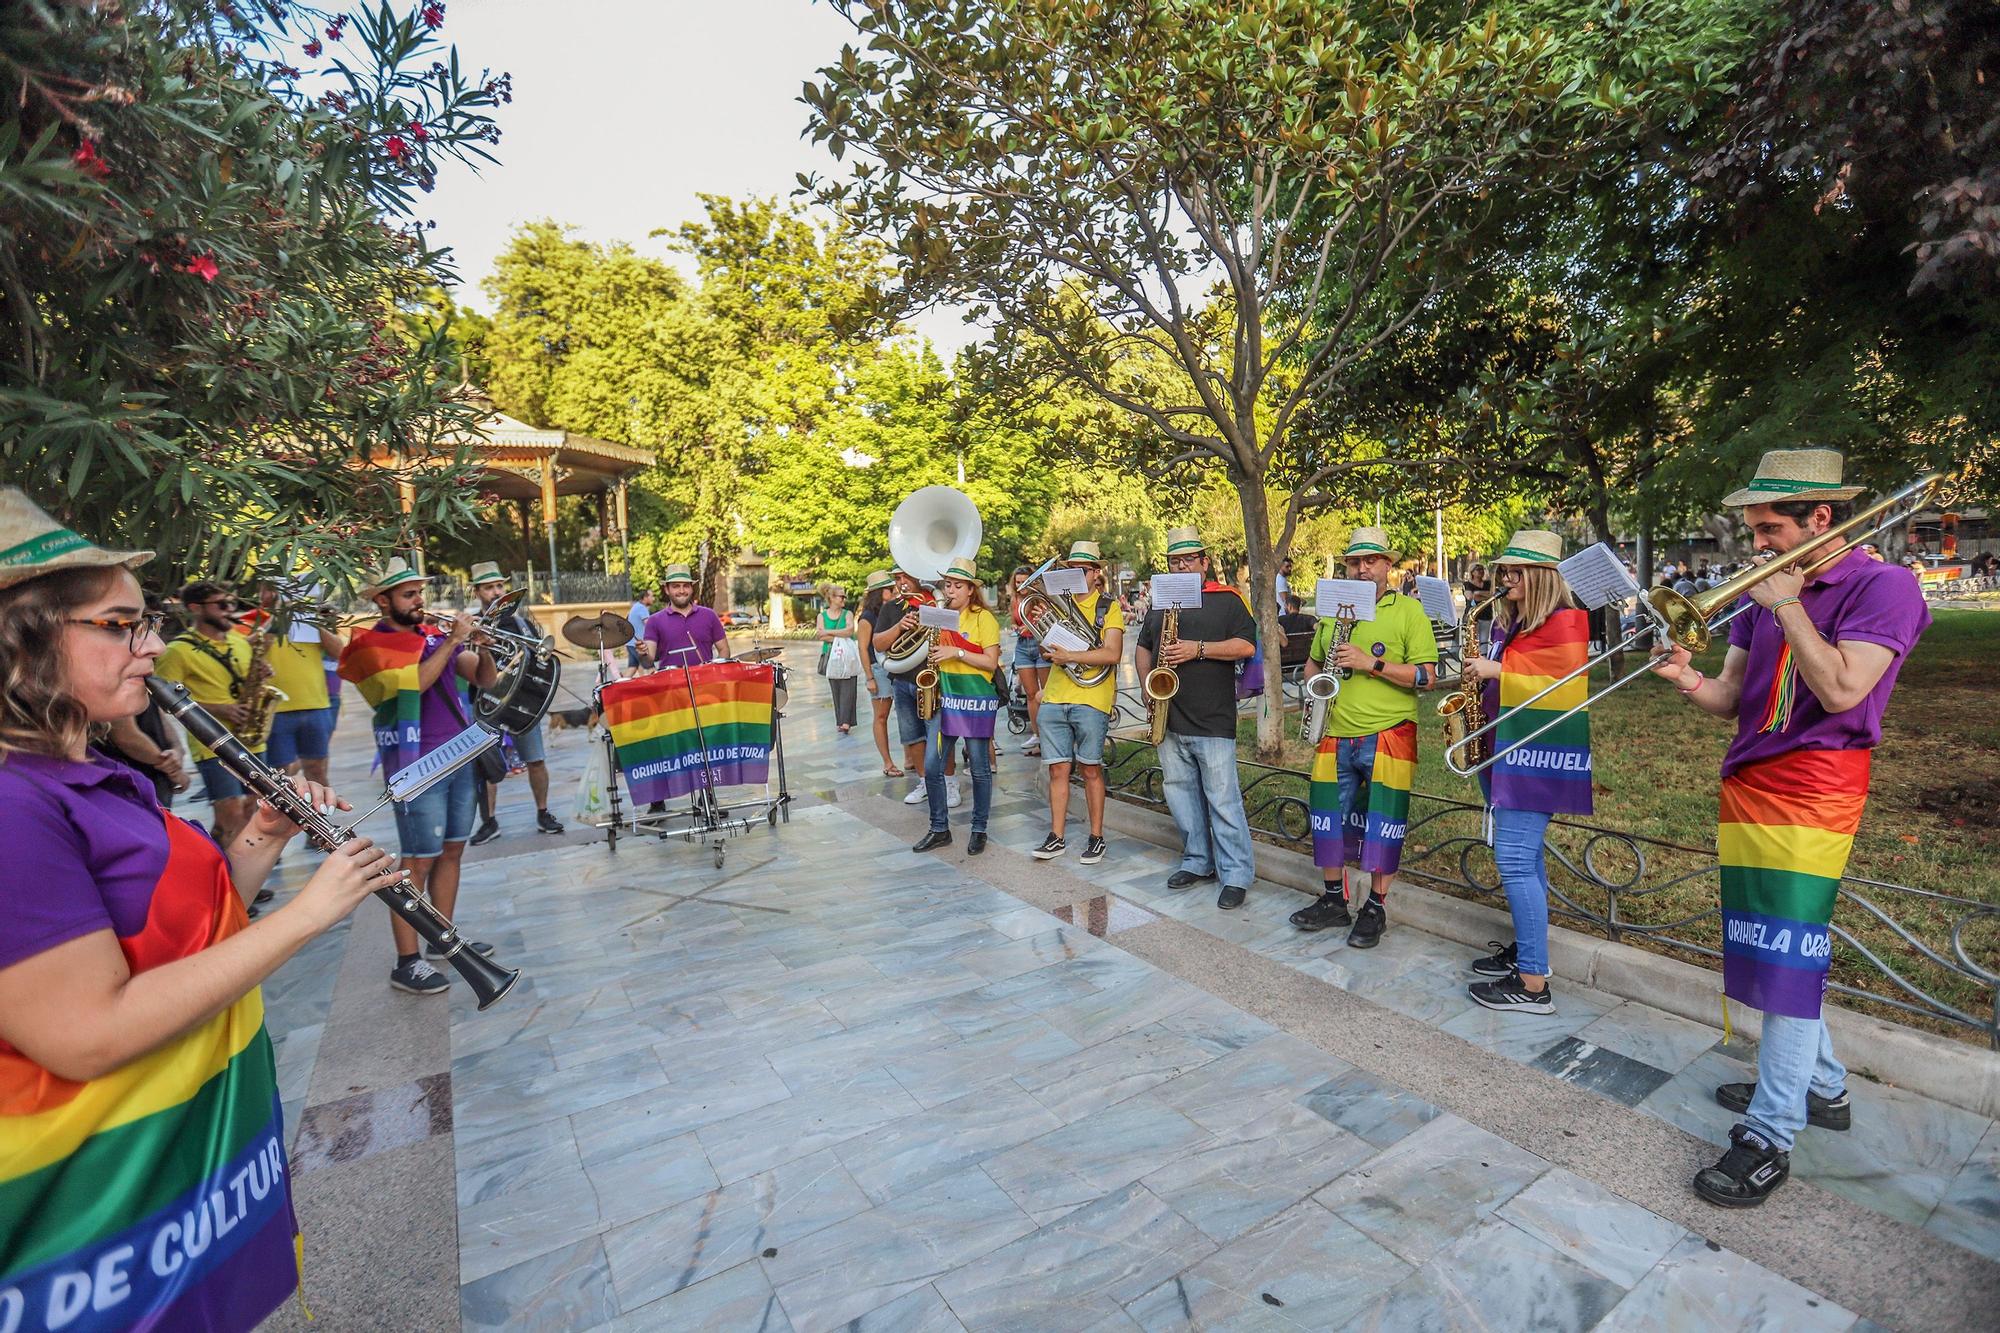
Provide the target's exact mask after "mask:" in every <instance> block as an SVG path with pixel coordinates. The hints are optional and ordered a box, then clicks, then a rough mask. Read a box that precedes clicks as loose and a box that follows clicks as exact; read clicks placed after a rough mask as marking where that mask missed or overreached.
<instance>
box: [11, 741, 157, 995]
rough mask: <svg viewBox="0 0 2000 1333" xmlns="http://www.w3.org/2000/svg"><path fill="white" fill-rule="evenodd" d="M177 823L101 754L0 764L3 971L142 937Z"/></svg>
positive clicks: (18, 757)
mask: <svg viewBox="0 0 2000 1333" xmlns="http://www.w3.org/2000/svg"><path fill="white" fill-rule="evenodd" d="M172 818H175V816H173V815H165V814H164V812H162V811H161V809H160V803H159V801H158V800H156V799H155V798H154V796H153V784H152V783H151V782H150V781H148V780H147V779H146V778H143V777H141V776H140V775H139V774H138V773H137V772H135V771H134V770H132V769H130V768H127V767H126V766H125V765H123V764H121V763H118V762H117V761H115V760H112V759H106V758H104V757H103V756H102V755H94V756H93V757H92V758H91V761H90V762H89V763H87V764H79V763H74V762H72V761H70V760H67V759H49V758H46V757H44V756H42V755H38V754H23V753H21V752H20V751H16V752H14V753H13V754H10V755H8V756H7V757H6V759H4V760H0V846H4V847H5V848H6V849H7V873H6V874H5V875H0V922H5V925H4V926H0V967H7V966H10V965H12V964H14V963H18V962H20V961H21V960H22V959H24V958H32V957H34V956H35V955H36V954H38V953H44V952H46V951H48V950H50V949H53V948H55V947H56V946H57V945H58V944H65V943H67V942H69V941H70V940H73V939H79V938H81V937H82V936H85V935H88V934H90V933H91V932H93V931H98V930H109V931H111V932H112V933H113V934H116V935H119V936H121V937H123V936H131V935H137V934H138V933H139V932H140V931H142V930H143V929H145V926H146V915H147V913H148V912H149V911H150V910H151V908H152V904H153V889H154V887H155V886H156V885H158V884H159V882H160V874H161V872H162V871H164V870H165V869H166V866H167V831H166V824H165V820H166V819H172Z"/></svg>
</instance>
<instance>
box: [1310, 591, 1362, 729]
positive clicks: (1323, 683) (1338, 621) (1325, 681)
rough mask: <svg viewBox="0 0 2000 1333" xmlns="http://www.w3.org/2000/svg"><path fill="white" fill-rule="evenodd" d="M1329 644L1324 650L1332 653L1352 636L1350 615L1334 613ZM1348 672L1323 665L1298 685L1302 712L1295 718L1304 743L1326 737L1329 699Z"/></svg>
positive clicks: (1331, 704)
mask: <svg viewBox="0 0 2000 1333" xmlns="http://www.w3.org/2000/svg"><path fill="white" fill-rule="evenodd" d="M1340 609H1341V610H1343V611H1352V610H1353V609H1354V608H1353V607H1351V606H1342V607H1341V608H1340ZM1333 623H1334V632H1333V645H1332V648H1331V650H1330V651H1329V652H1328V653H1327V656H1328V657H1332V656H1333V655H1334V653H1337V652H1339V651H1340V645H1341V644H1343V643H1346V642H1347V641H1348V640H1350V639H1352V638H1353V637H1354V617H1353V616H1351V615H1345V616H1338V617H1336V618H1335V620H1334V622H1333ZM1350 674H1351V673H1350V672H1349V671H1348V670H1347V668H1346V667H1327V668H1326V669H1324V670H1322V671H1320V672H1318V673H1317V674H1315V675H1311V676H1307V677H1306V678H1305V681H1304V682H1303V683H1302V684H1301V685H1300V686H1299V689H1300V690H1301V692H1303V693H1304V695H1305V707H1306V711H1305V716H1304V717H1303V718H1301V719H1300V720H1299V739H1300V740H1302V741H1304V742H1305V743H1306V744H1307V745H1315V746H1316V745H1318V744H1319V743H1320V741H1322V740H1324V739H1325V738H1326V720H1327V717H1328V715H1329V714H1331V713H1332V712H1333V701H1334V700H1335V699H1336V698H1338V697H1339V695H1340V683H1341V682H1342V681H1344V680H1346V679H1347V677H1348V676H1349V675H1350Z"/></svg>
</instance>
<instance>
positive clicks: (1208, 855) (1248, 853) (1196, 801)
mask: <svg viewBox="0 0 2000 1333" xmlns="http://www.w3.org/2000/svg"><path fill="white" fill-rule="evenodd" d="M1156 753H1157V754H1158V755H1159V759H1160V775H1161V777H1162V778H1163V779H1164V782H1163V785H1164V786H1165V788H1166V793H1167V809H1168V810H1169V811H1170V812H1171V813H1172V814H1173V817H1174V824H1175V825H1176V826H1177V827H1178V828H1179V829H1180V831H1181V869H1182V870H1185V871H1187V872H1188V873H1189V874H1191V875H1207V874H1214V875H1217V876H1219V877H1220V878H1221V880H1222V883H1223V885H1224V886H1225V887H1228V886H1231V885H1234V886H1235V887H1237V888H1239V889H1247V888H1249V887H1250V884H1251V881H1253V880H1255V879H1256V878H1257V861H1256V855H1255V853H1254V852H1253V851H1252V850H1251V848H1252V843H1251V841H1250V820H1249V817H1248V816H1247V815H1246V814H1245V813H1244V811H1243V785H1242V782H1241V780H1240V779H1239V778H1238V777H1237V773H1236V742H1235V740H1234V739H1232V738H1230V737H1227V736H1177V735H1175V734H1174V733H1173V732H1171V731H1170V732H1168V733H1167V738H1166V739H1165V740H1164V741H1162V742H1160V747H1159V749H1158V750H1157V751H1156Z"/></svg>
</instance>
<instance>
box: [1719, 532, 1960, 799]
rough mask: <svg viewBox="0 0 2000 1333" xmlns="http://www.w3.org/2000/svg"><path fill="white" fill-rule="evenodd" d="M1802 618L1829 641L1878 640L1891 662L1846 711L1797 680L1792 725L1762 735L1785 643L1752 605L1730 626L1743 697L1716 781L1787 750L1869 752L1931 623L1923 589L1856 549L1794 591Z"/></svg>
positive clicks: (1898, 569) (1771, 620)
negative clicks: (1832, 708)
mask: <svg viewBox="0 0 2000 1333" xmlns="http://www.w3.org/2000/svg"><path fill="white" fill-rule="evenodd" d="M1799 600H1800V601H1801V602H1803V603H1804V604H1805V609H1806V617H1807V618H1808V619H1809V620H1811V621H1812V623H1813V627H1814V628H1816V629H1817V630H1819V632H1820V634H1821V635H1822V636H1823V637H1824V638H1825V639H1826V641H1827V642H1828V643H1839V642H1840V641H1841V640H1842V639H1858V640H1861V641H1862V642H1865V643H1879V644H1881V645H1882V646H1883V647H1884V648H1887V649H1888V650H1889V651H1891V652H1893V653H1894V654H1895V655H1896V656H1895V660H1893V661H1891V662H1890V663H1889V669H1888V670H1887V671H1884V672H1883V673H1882V679H1880V680H1878V681H1876V682H1875V688H1874V689H1872V690H1870V691H1869V692H1868V697H1867V698H1865V699H1863V700H1862V701H1861V702H1860V703H1858V704H1856V705H1855V706H1854V707H1852V708H1850V709H1848V710H1847V711H1846V712H1844V713H1829V712H1827V711H1826V709H1824V708H1823V707H1821V706H1820V702H1819V700H1818V699H1816V698H1814V697H1813V692H1812V689H1811V688H1810V687H1809V686H1807V684H1806V682H1805V678H1804V677H1803V676H1800V677H1798V682H1797V695H1796V698H1795V700H1794V702H1793V704H1792V716H1791V721H1790V723H1789V724H1788V725H1787V726H1786V727H1785V729H1784V730H1783V731H1774V732H1764V731H1760V730H1758V728H1760V727H1762V726H1763V725H1764V718H1765V716H1766V713H1767V710H1768V708H1769V706H1770V700H1771V685H1772V681H1773V679H1774V678H1775V676H1776V675H1777V667H1778V659H1779V657H1780V656H1781V655H1782V653H1783V650H1784V646H1785V632H1784V630H1782V629H1780V628H1779V627H1778V619H1777V617H1776V616H1774V615H1772V614H1771V613H1770V612H1769V611H1766V610H1765V609H1764V608H1763V607H1761V606H1757V605H1755V604H1752V606H1751V607H1750V609H1749V610H1748V611H1745V612H1744V613H1743V614H1742V615H1740V616H1738V617H1736V619H1734V620H1732V621H1730V622H1729V646H1730V647H1732V648H1742V649H1745V650H1746V651H1748V653H1749V658H1748V660H1747V661H1746V662H1745V664H1744V669H1743V693H1742V695H1741V696H1740V697H1739V698H1738V700H1737V703H1736V739H1735V740H1733V741H1731V742H1730V743H1729V753H1727V754H1726V755H1724V756H1723V759H1722V776H1724V777H1728V776H1729V775H1730V774H1731V773H1734V772H1735V771H1736V770H1737V769H1739V768H1742V767H1743V766H1744V765H1745V764H1753V763H1756V762H1757V761H1758V760H1760V759H1769V758H1771V757H1772V756H1774V755H1780V754H1789V753H1790V752H1791V751H1793V750H1872V749H1874V748H1875V747H1876V746H1877V745H1879V744H1881V741H1882V714H1883V713H1884V712H1885V711H1887V709H1888V707H1889V695H1890V693H1891V692H1892V691H1893V690H1894V689H1895V688H1896V675H1897V673H1898V672H1899V671H1901V670H1902V667H1903V660H1904V658H1905V657H1907V656H1908V655H1909V651H1910V649H1911V648H1913V647H1915V646H1916V642H1917V639H1918V637H1919V636H1920V635H1922V634H1923V632H1924V630H1925V629H1926V628H1927V627H1928V626H1929V625H1930V623H1931V612H1930V608H1929V607H1928V606H1926V605H1924V594H1923V590H1922V589H1921V588H1920V587H1918V586H1917V581H1916V579H1914V578H1912V577H1911V575H1910V571H1909V570H1907V569H1904V568H1903V567H1902V566H1901V565H1890V564H1884V563H1883V562H1881V561H1879V560H1871V559H1869V558H1868V555H1867V553H1866V552H1863V551H1854V552H1853V553H1851V554H1850V555H1848V557H1847V558H1846V559H1845V560H1842V561H1841V562H1840V563H1839V564H1837V565H1835V566H1834V567H1833V568H1832V569H1830V570H1828V571H1827V572H1826V573H1824V574H1822V575H1821V576H1820V577H1819V578H1817V579H1815V580H1814V581H1813V582H1812V583H1810V584H1808V585H1807V586H1806V588H1805V591H1803V592H1802V593H1800V594H1799Z"/></svg>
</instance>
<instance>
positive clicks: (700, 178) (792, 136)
mask: <svg viewBox="0 0 2000 1333" xmlns="http://www.w3.org/2000/svg"><path fill="white" fill-rule="evenodd" d="M443 35H444V36H445V37H447V38H449V39H450V40H451V41H452V42H453V43H454V44H456V46H457V47H458V53H459V61H460V63H461V65H462V66H464V67H465V68H467V70H468V71H469V72H471V73H475V74H476V72H477V71H478V70H479V69H480V68H481V67H482V66H484V67H488V68H491V69H492V70H493V71H495V72H496V73H497V72H499V71H502V70H505V71H508V72H510V73H512V74H513V76H514V102H513V104H512V105H511V106H505V107H502V108H500V111H499V114H498V119H499V123H500V128H501V131H502V138H501V140H500V143H499V145H498V147H497V149H496V151H495V155H496V156H497V157H499V159H500V165H498V166H490V165H489V166H486V167H485V169H484V170H483V171H481V172H480V173H478V174H473V173H472V172H470V171H468V170H465V169H463V168H450V169H447V170H446V171H444V172H443V173H441V175H440V177H439V180H438V185H437V190H436V191H435V192H434V193H432V194H430V195H428V196H421V197H420V199H421V202H420V203H419V204H418V216H420V217H427V218H434V219H436V221H437V228H436V230H434V231H433V232H432V233H431V237H430V239H431V241H432V243H433V244H435V245H448V246H450V247H452V249H453V251H454V258H455V260H456V265H457V268H458V273H459V276H460V279H461V286H460V289H459V291H458V293H457V298H456V299H457V300H458V301H459V302H460V303H461V304H465V305H470V306H473V307H475V308H477V309H480V310H489V311H490V309H491V303H490V302H489V301H488V300H487V298H486V295H485V293H484V292H482V291H481V290H480V289H479V283H480V280H481V279H483V278H484V277H486V276H487V275H488V274H489V273H491V272H492V268H493V260H494V257H495V256H496V255H498V254H499V252H500V251H501V250H502V249H504V248H505V246H506V244H507V238H508V236H509V235H510V234H511V233H512V232H513V230H514V228H515V226H516V225H517V224H519V223H522V222H527V221H531V220H533V219H535V218H542V217H550V218H554V219H555V220H556V221H558V222H566V223H574V224H576V226H577V228H578V231H579V234H581V235H582V236H584V237H586V238H587V239H590V240H593V241H615V240H623V241H627V242H629V243H631V244H632V245H633V246H635V247H636V248H638V249H639V250H640V251H641V252H642V253H646V254H654V255H664V253H665V241H664V238H662V239H660V240H652V239H648V236H647V233H648V232H651V231H653V230H654V229H656V228H661V227H665V228H669V229H671V228H673V227H676V226H678V225H679V224H680V223H682V222H685V221H690V220H693V219H695V218H697V217H699V216H700V214H701V203H700V200H699V199H697V198H696V196H697V195H698V194H701V193H709V194H724V195H730V196H733V197H736V198H743V197H746V196H750V195H777V196H779V197H781V198H782V197H784V196H787V195H789V194H790V192H791V191H792V190H793V189H794V188H796V186H797V182H796V181H795V180H794V175H795V173H797V172H800V171H807V172H811V171H818V172H820V173H822V174H832V173H833V172H835V171H837V170H838V168H839V164H838V163H835V162H834V161H833V158H832V156H831V155H830V154H828V153H826V152H825V151H824V150H823V149H821V148H820V147H818V146H817V145H814V144H811V143H808V142H807V141H806V140H804V139H801V138H800V137H799V133H800V131H801V130H802V129H804V127H805V123H806V108H805V107H804V106H803V105H802V104H801V103H800V102H799V101H798V96H799V89H800V85H801V84H802V83H804V81H805V80H806V79H808V78H811V77H813V74H814V71H815V70H817V69H818V68H819V67H820V66H821V65H825V64H831V63H833V62H834V61H835V60H836V59H838V57H839V55H840V48H841V45H842V43H844V42H847V41H849V40H851V39H852V37H853V30H852V29H851V28H849V27H848V25H847V24H846V23H845V22H844V21H843V20H842V19H841V18H840V16H839V15H837V14H835V13H834V12H833V11H832V10H831V9H829V8H828V7H827V6H826V5H824V4H815V3H812V0H720V2H719V3H718V2H717V0H708V2H707V3H696V2H695V0H570V2H569V3H562V4H552V3H549V0H450V5H449V8H448V9H447V12H446V21H445V26H444V32H443ZM913 324H914V327H915V328H916V330H917V331H918V332H919V333H921V334H924V335H926V336H928V337H930V338H931V339H932V341H933V342H935V343H936V344H937V346H938V350H939V352H940V354H942V355H943V356H944V358H945V360H946V362H947V363H949V361H950V359H951V354H952V352H953V351H955V350H956V349H957V348H958V347H959V346H961V345H963V344H964V343H966V342H969V341H971V340H972V338H973V337H974V336H976V331H974V330H970V329H968V327H967V326H966V325H964V324H962V323H961V322H960V321H959V318H958V316H957V314H956V313H954V312H944V311H939V312H930V313H927V314H926V315H924V316H921V317H919V318H918V319H917V320H915V321H913Z"/></svg>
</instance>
